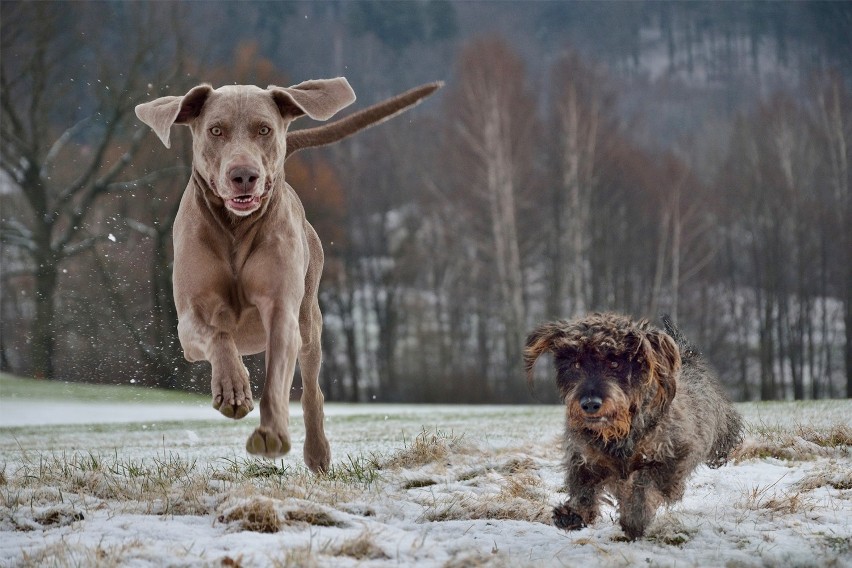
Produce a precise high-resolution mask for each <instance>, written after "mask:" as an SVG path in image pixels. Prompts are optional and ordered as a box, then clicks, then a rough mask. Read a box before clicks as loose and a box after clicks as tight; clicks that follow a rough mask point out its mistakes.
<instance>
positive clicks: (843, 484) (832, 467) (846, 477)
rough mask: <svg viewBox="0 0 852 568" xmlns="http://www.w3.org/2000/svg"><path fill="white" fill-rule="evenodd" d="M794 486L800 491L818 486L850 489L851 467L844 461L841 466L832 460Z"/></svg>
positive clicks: (811, 489)
mask: <svg viewBox="0 0 852 568" xmlns="http://www.w3.org/2000/svg"><path fill="white" fill-rule="evenodd" d="M796 487H797V488H799V489H801V490H802V491H813V490H814V489H818V488H820V487H833V488H834V489H839V490H841V491H842V490H846V489H852V469H850V468H849V467H848V464H846V463H844V464H843V465H842V466H841V465H838V464H837V463H836V462H832V463H831V464H829V465H828V466H826V467H823V468H821V469H818V470H815V471H813V472H811V473H809V474H808V475H806V476H805V477H803V478H802V479H801V480H799V482H798V483H796Z"/></svg>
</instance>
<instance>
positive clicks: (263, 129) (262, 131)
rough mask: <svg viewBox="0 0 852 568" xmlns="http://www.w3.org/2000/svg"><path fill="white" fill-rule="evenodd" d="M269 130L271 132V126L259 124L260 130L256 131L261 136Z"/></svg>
mask: <svg viewBox="0 0 852 568" xmlns="http://www.w3.org/2000/svg"><path fill="white" fill-rule="evenodd" d="M270 132H272V129H271V128H269V127H268V126H261V127H260V130H259V131H258V134H260V135H261V136H266V135H267V134H269V133H270Z"/></svg>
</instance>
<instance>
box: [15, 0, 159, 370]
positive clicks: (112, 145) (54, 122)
mask: <svg viewBox="0 0 852 568" xmlns="http://www.w3.org/2000/svg"><path fill="white" fill-rule="evenodd" d="M137 7H138V8H139V10H138V12H136V11H134V13H133V14H128V17H132V18H139V19H140V20H143V21H141V22H140V23H138V25H136V26H135V27H134V28H133V29H135V30H137V31H136V33H135V35H134V36H133V37H124V38H121V40H119V39H118V38H117V37H115V36H110V35H109V34H108V33H107V31H108V30H109V28H108V27H104V28H101V30H102V32H103V34H102V35H100V36H98V37H92V38H89V41H88V42H87V44H88V45H91V46H94V47H93V49H94V50H95V51H96V55H95V56H94V57H93V58H92V57H91V55H89V54H85V53H81V52H80V50H78V49H72V48H71V46H74V45H77V46H79V45H80V44H79V43H77V42H75V41H74V39H75V38H74V34H75V33H76V30H75V28H74V26H73V25H71V26H69V25H68V24H69V22H68V21H67V20H66V19H64V16H67V15H68V14H66V13H64V12H65V11H66V10H68V9H70V8H71V7H70V5H54V4H48V3H40V2H36V3H29V4H15V5H13V6H10V7H8V8H6V7H4V12H3V22H2V37H3V49H2V66H0V88H1V89H2V104H0V107H2V125H0V135H2V136H1V137H2V146H0V149H2V153H0V168H2V171H3V172H4V173H5V174H6V175H7V176H8V178H9V179H10V180H11V181H12V183H13V184H14V185H15V186H17V187H18V188H20V192H21V195H22V197H23V200H24V202H25V203H26V205H27V208H28V211H27V212H26V213H25V214H24V213H23V212H21V214H16V215H14V216H10V217H6V216H4V219H3V224H2V237H3V242H4V245H6V246H16V247H19V248H21V249H22V250H24V251H26V252H27V254H28V256H29V260H30V267H31V270H32V273H33V275H34V288H35V294H34V295H35V300H36V302H35V316H34V321H33V325H32V341H31V345H32V353H31V357H32V367H33V373H34V375H35V376H37V377H48V378H51V377H53V376H54V374H55V372H54V366H53V359H54V352H55V349H56V334H57V332H58V331H59V330H58V329H56V326H55V319H56V300H55V294H56V290H57V285H58V281H59V276H60V267H61V265H62V263H63V262H65V261H66V260H68V259H71V258H73V257H75V256H77V255H79V254H81V253H83V252H85V251H88V250H90V249H91V248H92V247H93V246H94V245H95V244H96V243H97V242H98V241H99V239H101V240H102V239H104V238H105V237H106V235H103V234H100V232H99V229H98V228H96V226H95V224H94V223H92V222H91V220H90V217H91V216H92V213H93V212H94V210H95V208H94V205H95V204H96V203H97V202H98V201H99V200H100V199H101V198H102V197H103V196H105V195H108V194H110V193H115V192H120V191H123V190H126V189H128V188H130V187H133V186H134V184H136V183H144V182H145V181H149V180H140V181H137V182H122V181H119V180H120V178H121V177H122V175H124V174H125V173H126V172H127V171H128V170H129V166H130V164H131V161H132V159H133V157H134V156H135V155H136V153H137V151H138V150H139V148H140V145H141V143H142V139H143V136H144V134H145V131H144V130H143V129H137V130H136V132H135V133H134V134H133V135H131V136H127V132H128V124H129V122H128V121H129V119H132V117H133V107H134V105H135V104H136V102H138V101H139V99H140V97H141V96H143V95H144V93H145V92H146V91H147V90H148V89H147V83H148V77H146V76H145V73H144V70H145V68H146V66H147V65H148V64H149V63H150V61H149V59H150V56H151V53H152V51H153V50H154V47H155V46H156V45H157V43H158V42H160V41H161V36H160V35H159V34H157V33H156V32H155V30H157V29H159V26H158V25H156V22H154V21H152V19H154V18H155V16H154V13H153V11H151V10H145V9H144V7H143V6H141V5H138V6H137ZM91 8H92V10H91V13H89V16H90V17H95V18H96V17H97V16H98V14H97V11H96V9H94V7H93V6H92V7H91ZM127 9H128V10H131V7H130V6H128V7H127ZM72 21H73V20H72ZM115 41H124V42H126V43H125V45H123V48H124V49H122V50H118V51H117V50H115V49H111V46H110V45H109V44H110V43H111V42H115ZM117 53H121V54H122V55H123V54H126V55H127V57H126V58H124V57H117V56H116V54H117ZM80 65H84V66H85V65H97V66H100V69H99V72H100V75H99V77H100V78H99V79H98V80H97V81H94V82H90V84H89V85H79V84H76V83H75V81H74V77H73V76H70V75H69V71H70V70H71V69H74V68H77V67H78V66H80ZM69 91H71V92H73V93H74V96H76V97H80V100H82V101H84V102H83V104H82V105H80V106H79V107H77V108H75V107H76V105H73V106H72V105H68V92H69ZM69 109H70V110H71V112H69ZM77 109H79V110H77ZM69 124H70V126H69ZM58 125H62V126H59V128H60V130H59V131H57V130H56V126H58ZM63 129H64V130H63ZM68 163H74V164H76V167H75V168H74V169H73V171H70V172H69V171H68V168H67V167H65V166H66V165H67V164H68ZM158 175H159V174H157V173H155V174H152V177H157V176H158Z"/></svg>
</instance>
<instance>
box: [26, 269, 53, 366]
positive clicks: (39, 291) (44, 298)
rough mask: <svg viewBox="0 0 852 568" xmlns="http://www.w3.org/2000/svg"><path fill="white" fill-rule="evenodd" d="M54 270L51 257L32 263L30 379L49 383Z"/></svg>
mask: <svg viewBox="0 0 852 568" xmlns="http://www.w3.org/2000/svg"><path fill="white" fill-rule="evenodd" d="M57 279H58V266H57V265H56V261H55V260H54V259H53V258H52V255H41V257H40V258H39V259H37V260H36V271H35V298H36V310H35V320H34V321H33V334H32V361H33V376H34V377H35V378H37V379H53V378H55V376H54V367H53V357H54V354H55V350H56V336H55V332H56V325H55V324H56V321H55V320H56V301H55V296H56V284H57Z"/></svg>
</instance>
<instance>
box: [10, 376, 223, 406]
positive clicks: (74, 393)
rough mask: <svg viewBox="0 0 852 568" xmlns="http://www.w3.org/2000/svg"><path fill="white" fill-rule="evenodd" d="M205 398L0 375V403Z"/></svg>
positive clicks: (160, 401)
mask: <svg viewBox="0 0 852 568" xmlns="http://www.w3.org/2000/svg"><path fill="white" fill-rule="evenodd" d="M208 398H209V397H207V396H202V395H197V394H191V393H186V392H182V391H169V390H163V389H155V388H145V387H136V386H123V385H92V384H82V383H67V382H62V381H44V380H42V381H38V380H35V379H22V378H20V377H14V376H12V375H6V374H3V373H0V401H4V402H8V401H10V400H14V399H40V400H69V401H80V402H111V403H116V402H140V403H163V402H174V403H190V402H192V403H195V402H205V401H207V399H208Z"/></svg>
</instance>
